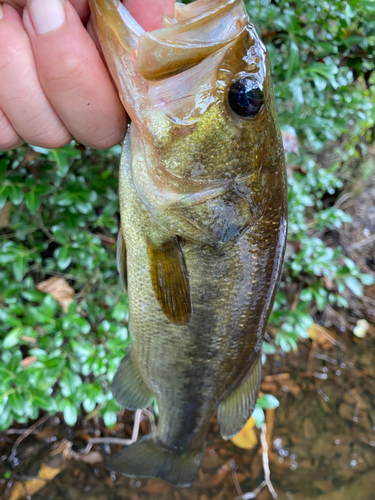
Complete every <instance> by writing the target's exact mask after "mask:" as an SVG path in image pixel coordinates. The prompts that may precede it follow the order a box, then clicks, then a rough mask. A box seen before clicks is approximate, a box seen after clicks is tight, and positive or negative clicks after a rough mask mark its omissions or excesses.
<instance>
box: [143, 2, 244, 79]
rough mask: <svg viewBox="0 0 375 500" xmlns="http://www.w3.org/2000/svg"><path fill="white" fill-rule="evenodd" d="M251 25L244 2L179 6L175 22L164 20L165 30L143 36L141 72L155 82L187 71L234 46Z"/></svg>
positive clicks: (173, 19)
mask: <svg viewBox="0 0 375 500" xmlns="http://www.w3.org/2000/svg"><path fill="white" fill-rule="evenodd" d="M248 24H249V19H248V16H247V13H246V10H245V6H244V3H243V0H198V1H196V2H193V3H191V4H187V5H183V4H178V3H177V4H176V8H175V18H172V19H171V18H167V17H164V18H163V25H164V28H162V29H160V30H156V31H151V32H145V33H143V34H142V35H141V36H140V38H139V41H138V46H137V53H138V64H137V69H138V72H139V73H140V75H141V76H142V77H143V78H145V79H146V80H149V81H153V80H161V79H165V78H168V77H170V76H173V75H175V74H178V73H180V72H182V71H185V70H186V69H188V68H191V67H193V66H195V65H197V64H199V63H200V62H201V61H203V60H204V59H206V58H207V57H209V56H210V55H211V54H213V53H214V52H217V51H219V50H220V49H222V48H224V47H225V46H227V45H228V44H231V43H232V42H234V41H235V40H236V39H237V38H238V37H239V36H240V35H241V34H242V33H243V31H244V30H245V29H246V27H247V26H248Z"/></svg>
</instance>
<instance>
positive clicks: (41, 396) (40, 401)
mask: <svg viewBox="0 0 375 500" xmlns="http://www.w3.org/2000/svg"><path fill="white" fill-rule="evenodd" d="M30 393H31V395H32V397H33V400H34V402H35V403H36V404H37V405H38V406H39V407H40V408H42V409H43V410H46V411H49V412H51V413H53V412H55V411H56V410H57V406H56V401H55V400H54V399H53V398H52V397H51V396H50V395H48V394H46V393H44V392H43V391H40V390H39V389H35V388H30Z"/></svg>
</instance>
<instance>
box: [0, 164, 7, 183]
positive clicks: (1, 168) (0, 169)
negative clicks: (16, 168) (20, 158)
mask: <svg viewBox="0 0 375 500" xmlns="http://www.w3.org/2000/svg"><path fill="white" fill-rule="evenodd" d="M8 164H9V161H8V160H0V184H2V183H3V182H5V179H6V171H7V168H8Z"/></svg>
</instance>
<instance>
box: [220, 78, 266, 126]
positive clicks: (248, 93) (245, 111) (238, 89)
mask: <svg viewBox="0 0 375 500" xmlns="http://www.w3.org/2000/svg"><path fill="white" fill-rule="evenodd" d="M263 101H264V96H263V92H262V90H261V89H260V88H259V87H257V86H256V84H255V82H251V84H250V85H249V82H247V81H246V80H238V81H237V82H235V83H233V85H232V86H231V88H230V89H229V104H230V107H231V108H232V109H233V111H234V112H235V113H237V114H238V115H240V116H243V117H245V118H248V117H251V116H254V115H256V114H257V113H258V111H259V110H260V108H261V107H262V105H263Z"/></svg>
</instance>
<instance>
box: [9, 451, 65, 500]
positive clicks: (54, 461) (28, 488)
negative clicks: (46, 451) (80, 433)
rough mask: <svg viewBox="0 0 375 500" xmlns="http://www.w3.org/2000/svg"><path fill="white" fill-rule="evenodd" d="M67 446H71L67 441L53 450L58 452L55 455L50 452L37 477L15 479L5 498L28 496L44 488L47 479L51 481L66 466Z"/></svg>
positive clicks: (10, 499) (14, 498)
mask: <svg viewBox="0 0 375 500" xmlns="http://www.w3.org/2000/svg"><path fill="white" fill-rule="evenodd" d="M69 446H71V443H69V442H68V441H66V442H64V443H62V444H61V445H60V446H59V447H58V448H57V449H56V450H55V453H56V452H58V453H57V454H56V455H55V456H52V454H51V457H49V459H48V461H47V463H42V464H41V466H40V469H39V472H38V475H37V477H34V478H33V479H29V480H28V481H16V482H15V483H14V484H13V486H12V487H11V490H10V492H9V495H8V497H7V500H19V499H20V498H24V497H30V496H31V495H34V493H36V492H37V491H39V490H41V489H42V488H44V486H45V485H46V484H47V482H48V481H52V479H54V478H55V477H56V476H57V474H60V472H62V471H63V470H64V469H65V467H66V466H67V458H69V457H70V455H69Z"/></svg>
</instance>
